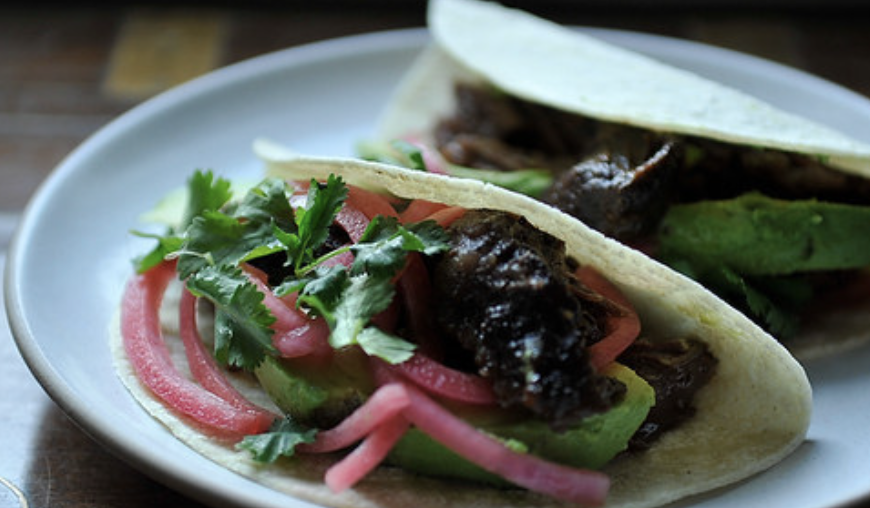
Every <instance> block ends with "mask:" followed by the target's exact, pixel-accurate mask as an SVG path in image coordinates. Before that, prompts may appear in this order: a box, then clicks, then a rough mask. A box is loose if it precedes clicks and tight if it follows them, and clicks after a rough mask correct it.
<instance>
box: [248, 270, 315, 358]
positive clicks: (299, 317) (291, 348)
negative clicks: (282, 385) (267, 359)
mask: <svg viewBox="0 0 870 508" xmlns="http://www.w3.org/2000/svg"><path fill="white" fill-rule="evenodd" d="M242 269H243V270H245V273H247V274H248V279H249V280H250V281H251V282H253V283H254V284H255V285H256V286H257V289H259V290H260V292H261V293H262V294H263V304H264V305H266V307H267V308H268V309H269V311H270V312H271V313H272V315H273V316H274V317H275V320H276V321H275V323H274V324H273V325H272V329H273V330H275V335H274V336H273V337H272V342H273V344H274V345H275V348H276V349H277V350H278V352H280V353H281V355H282V356H284V357H287V358H296V357H300V356H307V355H312V356H315V357H318V358H321V359H324V358H328V357H330V356H331V355H332V346H330V345H329V326H328V325H327V324H326V322H325V321H324V320H323V319H321V318H314V319H312V318H310V317H309V316H308V315H307V314H305V313H304V312H302V311H301V310H299V309H297V308H296V296H295V295H290V296H288V297H286V298H278V297H277V296H275V293H273V292H272V289H271V288H269V286H267V285H266V283H265V282H264V281H263V278H262V277H260V276H259V273H258V270H256V269H255V268H253V267H251V266H249V265H242Z"/></svg>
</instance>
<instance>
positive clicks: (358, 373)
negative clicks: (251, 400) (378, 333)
mask: <svg viewBox="0 0 870 508" xmlns="http://www.w3.org/2000/svg"><path fill="white" fill-rule="evenodd" d="M356 353H357V352H356V351H355V350H353V349H348V350H347V351H342V352H336V357H337V358H336V361H335V362H332V363H331V364H330V365H329V366H328V367H327V368H324V369H320V368H312V367H311V366H306V365H301V364H299V363H294V362H292V361H290V360H280V359H277V358H274V357H266V358H265V359H264V360H263V362H262V363H261V364H260V366H259V367H257V369H256V370H255V371H254V374H255V375H256V376H257V380H258V381H259V382H260V385H261V386H262V387H263V390H265V391H266V394H267V395H268V396H269V398H270V399H271V400H272V402H274V403H275V405H276V406H278V408H279V409H281V411H282V412H283V413H284V414H286V415H288V416H290V417H291V418H292V419H293V420H295V421H297V422H299V423H301V424H303V425H309V426H315V427H319V426H324V425H326V426H329V425H332V424H334V423H336V421H337V420H339V419H340V418H341V417H342V416H343V415H345V414H347V411H348V409H353V408H354V407H356V406H358V405H360V404H362V402H363V401H365V399H367V398H368V396H369V395H370V394H371V392H372V391H373V390H374V387H373V385H372V381H371V379H369V378H368V376H366V375H365V373H366V370H365V368H364V367H363V366H362V365H361V362H363V361H364V359H363V358H362V356H361V355H359V354H356Z"/></svg>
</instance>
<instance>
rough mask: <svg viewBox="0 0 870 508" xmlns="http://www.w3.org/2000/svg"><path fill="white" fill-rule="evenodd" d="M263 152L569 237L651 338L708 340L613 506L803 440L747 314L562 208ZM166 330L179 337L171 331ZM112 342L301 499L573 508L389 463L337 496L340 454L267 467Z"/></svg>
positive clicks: (256, 470)
mask: <svg viewBox="0 0 870 508" xmlns="http://www.w3.org/2000/svg"><path fill="white" fill-rule="evenodd" d="M256 149H257V152H258V153H259V155H260V156H261V157H263V158H264V159H265V161H266V163H267V167H268V173H269V174H271V175H277V176H280V177H283V178H286V179H303V180H308V179H310V178H317V179H325V178H326V177H327V176H328V175H329V174H336V175H340V176H341V177H342V178H343V179H344V180H345V181H346V182H347V183H348V184H350V185H355V186H361V187H365V188H368V189H372V190H377V191H381V192H385V193H389V194H392V195H395V196H399V197H402V198H408V199H418V198H419V199H427V200H432V201H437V202H443V203H445V204H448V205H455V206H462V207H467V208H490V209H500V210H505V211H509V212H512V213H517V214H522V215H523V216H525V217H526V218H527V219H528V220H529V221H530V222H531V223H532V224H534V225H535V226H537V227H538V228H540V229H542V230H544V231H547V232H549V233H550V234H553V235H555V236H557V237H559V238H561V239H563V240H564V241H565V242H566V246H567V249H568V252H569V254H570V255H571V256H573V257H575V258H576V259H577V260H578V261H579V262H580V263H583V264H589V265H591V266H593V267H595V268H596V269H598V270H600V271H601V272H602V273H604V274H606V275H607V276H608V277H609V278H610V280H612V281H613V282H614V283H615V284H616V285H618V286H619V287H620V288H621V289H622V290H623V291H624V292H625V293H626V295H627V296H628V297H629V298H630V299H631V300H632V302H633V303H634V305H635V306H636V307H637V310H638V312H639V314H640V316H641V319H642V322H643V324H644V329H645V334H647V335H651V336H652V337H658V338H662V339H664V338H673V337H679V336H687V335H692V336H696V337H697V338H699V339H700V340H703V341H705V342H706V343H707V344H708V345H709V347H710V349H711V351H712V353H713V354H714V355H715V356H716V357H717V358H718V360H719V363H718V367H717V371H716V375H715V376H714V378H713V379H712V381H711V382H710V384H709V385H708V386H706V387H705V388H703V389H702V391H701V392H700V393H699V396H698V401H697V402H698V404H697V405H698V411H697V415H696V416H695V417H694V418H693V419H692V420H691V421H689V422H687V423H686V424H684V425H683V426H681V427H680V428H679V429H677V430H675V431H673V432H670V433H668V434H666V435H665V436H664V437H663V438H662V439H661V440H660V441H659V442H657V444H656V445H655V446H654V447H653V448H652V449H651V450H649V451H648V452H646V453H643V454H639V455H632V456H625V457H622V458H620V459H617V460H616V461H614V462H612V463H611V464H610V465H608V466H607V468H606V470H605V471H606V472H607V473H608V474H609V475H611V477H612V480H613V487H612V492H611V495H610V498H609V502H608V506H614V507H650V506H658V505H662V504H665V503H667V502H670V501H673V500H676V499H680V498H684V497H686V496H691V495H694V494H699V493H702V492H707V491H710V490H711V489H715V488H717V487H722V486H725V485H728V484H731V483H734V482H737V481H739V480H742V479H745V478H747V477H750V476H752V475H754V474H756V473H758V472H760V471H763V470H765V469H767V468H769V467H771V466H773V465H774V464H776V463H777V462H779V461H780V460H782V459H783V458H784V457H786V456H787V455H788V454H789V453H791V452H792V451H794V450H795V449H796V448H797V447H798V446H799V445H800V444H801V443H802V442H803V440H804V437H805V433H806V431H807V428H808V425H809V421H810V413H811V390H810V385H809V383H808V380H807V377H806V375H805V373H804V371H803V369H802V367H801V366H800V365H799V364H798V363H797V362H796V361H795V360H794V359H793V358H792V357H791V356H790V354H789V353H788V352H787V351H786V350H785V349H784V348H782V347H781V346H780V345H779V344H778V343H777V342H776V341H775V340H774V339H773V338H771V337H770V336H768V335H766V334H765V333H764V332H763V331H762V330H760V329H759V328H758V327H756V326H755V325H754V324H753V323H752V322H751V321H749V320H748V319H747V318H745V317H744V316H742V315H741V314H739V313H737V312H736V311H734V310H732V309H731V308H729V307H728V306H726V305H725V304H723V302H722V301H720V300H719V299H717V298H716V297H715V296H714V295H713V294H711V293H709V292H708V291H706V290H705V289H703V288H702V287H701V286H699V285H698V284H696V283H694V282H692V281H691V280H689V279H687V278H685V277H683V276H681V275H679V274H677V273H675V272H673V271H671V270H669V269H667V268H665V267H664V266H662V265H660V264H658V263H656V262H655V261H653V260H651V259H650V258H648V257H646V256H644V255H643V254H641V253H638V252H635V251H633V250H630V249H628V248H626V247H623V246H622V245H620V244H618V243H616V242H614V241H611V240H608V239H607V238H605V237H604V236H602V235H601V234H599V233H597V232H595V231H593V230H591V229H590V228H588V227H586V226H585V225H583V224H582V223H580V222H579V221H576V220H574V219H573V218H571V217H569V216H567V215H565V214H563V213H561V212H558V211H557V210H555V209H551V208H548V207H546V206H543V205H541V204H540V203H538V202H536V201H534V200H532V199H529V198H526V197H524V196H521V195H517V194H513V193H510V192H507V191H504V190H502V189H499V188H497V187H493V186H490V185H488V184H484V183H481V182H477V181H473V180H457V179H451V178H446V177H442V176H439V175H433V174H428V173H422V172H410V171H403V170H401V169H398V168H394V167H391V166H386V165H381V164H376V163H366V162H361V161H358V160H350V159H348V160H343V159H342V160H339V159H325V158H301V157H297V156H296V155H295V154H293V153H291V152H289V151H286V150H284V149H283V148H281V147H279V146H277V145H273V144H271V143H268V142H265V141H260V142H258V143H257V145H256ZM168 329H169V330H170V332H168V333H167V336H168V337H169V340H170V341H171V340H172V336H171V335H172V334H171V329H172V325H171V324H170V325H169V327H168ZM115 335H116V344H115V355H116V357H117V359H118V368H119V372H120V373H121V376H122V377H123V379H124V380H125V382H126V384H127V386H128V387H129V389H130V391H131V392H132V393H133V394H134V396H135V397H136V398H137V399H138V400H139V401H140V402H141V403H142V404H143V406H144V407H145V408H146V409H147V410H148V411H149V412H150V413H151V414H152V415H154V416H155V417H156V418H157V419H159V420H160V421H162V422H163V423H164V424H165V425H166V426H167V427H169V429H170V430H171V431H172V432H173V433H174V434H175V435H176V436H178V437H179V438H180V439H181V440H183V441H184V442H186V443H188V444H189V445H190V446H191V447H193V448H195V449H196V450H198V451H199V452H201V453H202V454H203V455H205V456H207V457H209V458H211V459H213V460H214V461H216V462H218V463H220V464H223V465H225V466H226V467H228V468H229V469H232V470H234V471H237V472H239V473H241V474H242V475H245V476H247V477H250V478H253V479H254V480H256V481H258V482H262V483H263V484H265V485H268V486H270V487H272V488H275V489H277V490H280V491H283V492H286V493H288V494H290V495H292V496H296V497H299V498H303V499H306V500H309V501H313V502H315V503H320V504H323V505H325V506H331V507H347V508H351V507H353V508H366V507H372V508H374V507H378V508H385V507H395V508H399V507H402V508H404V507H406V506H418V507H420V508H434V507H444V508H447V507H459V506H468V507H472V506H473V507H497V506H498V507H517V508H519V507H528V506H540V507H555V506H567V505H566V504H564V503H560V502H558V501H555V500H553V499H551V498H548V497H544V496H541V495H538V494H534V493H529V492H526V491H522V490H499V489H495V488H491V487H484V486H478V485H473V484H469V483H464V482H458V481H450V482H449V483H445V482H446V481H445V480H438V479H432V478H423V477H420V476H416V475H413V474H410V473H406V472H403V471H401V470H398V469H396V468H391V467H381V468H379V469H378V470H377V471H375V472H374V473H373V474H372V475H370V476H369V477H367V478H365V479H364V480H363V481H362V482H361V483H360V484H358V485H357V486H356V487H354V488H353V489H352V490H350V491H347V492H344V493H341V494H334V493H332V492H330V491H329V490H328V489H327V488H326V486H325V485H324V484H323V481H322V478H323V473H324V471H325V469H326V467H327V466H328V464H329V462H331V461H332V460H334V457H313V458H312V457H305V458H304V460H303V459H299V460H287V461H284V462H281V463H279V464H277V465H274V466H269V467H259V466H257V465H255V464H253V463H252V461H251V460H250V459H249V458H248V456H247V454H246V453H244V452H237V451H235V450H233V448H232V446H231V444H229V443H222V442H219V441H215V440H213V439H211V438H209V437H207V436H206V435H205V434H203V433H201V432H199V431H198V430H197V428H196V427H194V426H191V425H190V424H189V422H186V421H185V420H184V419H182V418H179V417H178V416H177V415H175V414H174V413H173V412H171V411H169V410H166V409H165V408H164V407H163V406H162V405H161V404H160V402H159V401H156V400H155V399H154V398H153V397H152V396H151V395H150V393H149V392H148V391H147V390H146V389H144V388H143V387H142V386H141V385H140V384H139V382H138V381H137V379H136V378H135V375H134V374H133V371H132V369H131V367H130V365H129V364H128V362H127V360H126V359H125V358H124V353H123V348H122V347H120V346H119V345H118V343H119V342H120V339H119V338H118V337H117V336H118V335H119V334H118V333H116V334H115ZM181 361H182V362H183V360H181ZM243 381H244V380H243ZM243 388H244V389H246V390H249V391H251V393H253V396H255V398H256V399H257V400H259V399H261V398H262V392H260V391H259V390H258V389H257V388H256V385H255V384H252V385H248V386H247V387H243Z"/></svg>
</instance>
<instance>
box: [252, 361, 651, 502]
mask: <svg viewBox="0 0 870 508" xmlns="http://www.w3.org/2000/svg"><path fill="white" fill-rule="evenodd" d="M343 363H344V364H345V368H344V373H341V372H339V371H341V370H342V369H341V368H336V367H333V368H332V369H330V370H332V372H331V373H328V374H327V373H324V372H322V371H312V370H303V369H300V368H298V367H295V366H293V365H290V364H289V363H288V362H280V361H277V360H275V359H273V358H267V359H266V361H264V362H263V364H262V365H261V366H260V367H259V368H258V369H257V372H256V375H257V377H258V379H259V381H260V383H261V385H262V386H263V388H264V389H265V390H266V393H267V394H268V395H269V397H270V398H271V399H272V401H273V402H274V403H275V404H276V405H277V406H278V407H279V408H281V410H282V411H284V413H285V414H288V415H290V416H291V417H292V418H293V419H294V420H296V421H298V422H301V423H312V422H317V421H322V420H323V419H325V418H326V419H328V418H329V417H330V415H332V414H335V413H340V412H341V411H342V410H346V408H347V407H350V406H353V405H355V404H359V403H361V402H362V400H363V399H364V398H365V397H366V394H365V392H366V390H362V391H361V390H360V388H359V386H360V385H359V383H358V382H357V381H355V380H358V379H359V376H358V375H357V374H359V372H356V373H354V369H353V368H352V366H353V364H354V361H353V358H349V359H347V360H346V361H344V362H343ZM348 365H350V366H351V368H347V366H348ZM605 374H606V375H608V376H610V377H613V378H616V379H617V380H619V381H621V382H622V383H624V384H625V386H626V394H625V397H624V398H623V399H622V400H621V401H620V402H619V403H618V404H617V405H615V406H614V407H612V408H611V409H610V410H609V411H607V412H605V413H601V414H596V415H593V416H590V417H588V418H586V419H585V420H583V422H582V423H581V424H580V425H578V426H577V427H575V428H573V429H570V430H568V431H566V432H562V433H555V432H553V431H552V430H551V429H550V428H549V427H548V426H547V424H546V423H544V422H541V421H537V420H520V421H515V420H511V421H503V420H501V419H499V416H497V415H496V416H494V415H492V414H489V413H491V412H486V411H480V412H478V411H473V412H468V413H467V414H466V415H465V416H466V417H467V419H468V421H470V422H471V423H473V424H475V425H477V426H478V427H479V428H481V429H483V430H485V431H486V432H488V433H489V434H491V435H492V436H494V437H496V438H498V439H501V440H503V441H504V442H505V443H506V444H507V445H508V446H509V447H510V448H512V449H514V450H516V451H520V452H527V453H533V454H535V455H538V456H540V457H545V458H547V459H550V460H554V461H556V462H560V463H562V464H567V465H571V466H575V467H580V468H587V469H600V468H601V467H603V466H604V465H605V464H607V463H608V462H610V461H611V460H612V459H613V458H614V457H615V456H616V455H617V454H619V453H620V452H622V451H624V450H625V449H626V448H627V446H628V441H629V439H630V438H631V436H633V435H634V433H635V432H637V429H638V428H639V427H640V426H641V424H642V423H643V421H644V419H645V418H646V416H647V414H648V413H649V410H650V408H651V407H652V406H653V404H654V403H655V392H654V390H653V388H652V387H651V386H650V385H649V384H648V383H647V382H646V381H644V380H643V379H642V378H641V377H640V376H638V375H637V374H635V373H634V371H632V370H631V369H629V368H627V367H625V366H623V365H620V364H613V365H611V366H609V367H608V370H607V371H606V372H605ZM363 385H365V383H363ZM496 413H498V410H496ZM388 462H389V463H391V464H393V465H397V466H401V467H403V468H405V469H407V470H409V471H414V472H417V473H421V474H424V475H429V476H439V477H449V478H457V479H464V480H471V481H476V482H484V483H488V484H492V485H508V483H506V482H505V480H503V479H501V478H499V477H497V476H495V475H493V474H490V473H489V472H487V471H485V470H483V469H482V468H480V467H478V466H476V465H474V464H472V463H470V462H468V461H467V460H466V459H464V458H462V457H460V456H459V455H457V454H456V453H454V452H452V451H451V450H449V449H447V448H445V447H444V446H442V445H441V444H439V443H437V442H435V441H434V440H432V439H431V438H430V437H429V436H427V435H426V434H424V433H423V432H421V431H419V430H416V429H414V428H412V429H410V430H409V431H408V432H407V433H406V434H405V436H404V437H403V438H402V439H401V440H400V441H399V442H398V443H397V444H396V446H395V447H394V448H393V450H392V452H391V453H390V456H389V458H388Z"/></svg>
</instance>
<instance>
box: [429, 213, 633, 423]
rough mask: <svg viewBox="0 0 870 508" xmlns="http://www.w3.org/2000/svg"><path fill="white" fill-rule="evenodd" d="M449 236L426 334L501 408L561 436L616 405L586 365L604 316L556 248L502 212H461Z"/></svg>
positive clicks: (609, 383)
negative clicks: (466, 357) (489, 386)
mask: <svg viewBox="0 0 870 508" xmlns="http://www.w3.org/2000/svg"><path fill="white" fill-rule="evenodd" d="M449 231H450V234H451V247H450V249H449V251H447V252H446V253H445V254H443V255H442V256H441V258H440V259H439V260H438V261H437V263H436V264H435V266H434V273H433V280H434V287H433V290H434V298H433V300H434V302H436V305H437V308H436V312H435V319H436V324H437V326H438V327H439V329H440V332H441V333H442V335H443V336H444V337H446V338H448V339H450V340H454V341H456V342H458V343H459V344H461V345H462V346H463V347H464V348H466V349H467V350H469V351H471V352H473V356H474V362H475V364H476V365H477V368H478V369H479V372H480V373H481V375H483V376H485V377H488V378H490V379H491V380H492V382H493V387H494V389H495V392H496V395H497V397H498V399H499V401H500V403H501V404H502V405H503V406H506V407H523V408H525V409H527V410H529V411H531V412H532V413H534V414H535V415H537V416H538V417H540V418H541V419H543V420H545V421H547V422H548V423H549V424H550V426H551V427H553V428H554V429H565V428H568V427H570V426H571V425H572V424H576V423H577V422H579V421H580V420H581V419H583V418H584V417H586V416H588V415H590V414H592V413H596V412H600V411H604V410H606V409H608V408H609V407H610V406H611V405H612V404H613V403H614V402H616V401H618V400H619V399H620V398H621V397H622V395H623V394H624V390H625V387H624V386H623V385H622V384H621V383H618V382H617V381H614V380H612V379H609V378H607V377H604V376H601V375H599V374H597V373H596V372H594V370H593V369H592V367H591V366H590V365H589V359H588V352H587V347H588V346H589V345H591V344H593V343H595V342H596V341H598V340H600V339H601V337H602V335H603V318H604V317H605V315H606V311H607V310H606V308H605V306H604V305H603V304H602V303H601V302H600V301H595V300H594V299H593V298H591V297H589V296H588V290H586V289H585V288H584V287H582V286H581V284H580V283H579V282H578V281H577V280H576V279H575V278H574V277H573V276H572V275H571V273H570V271H569V269H568V262H567V260H566V256H565V250H564V244H563V243H562V242H561V241H559V240H557V239H556V238H554V237H552V236H550V235H548V234H546V233H543V232H541V231H539V230H537V229H535V228H533V227H531V225H530V224H529V223H528V222H526V221H525V219H522V218H520V217H517V216H514V215H511V214H507V213H503V212H489V211H472V212H468V213H466V215H465V216H464V217H463V218H462V219H460V220H459V221H457V222H456V223H454V224H453V225H452V226H451V227H450V229H449ZM584 293H586V294H585V295H584Z"/></svg>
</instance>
